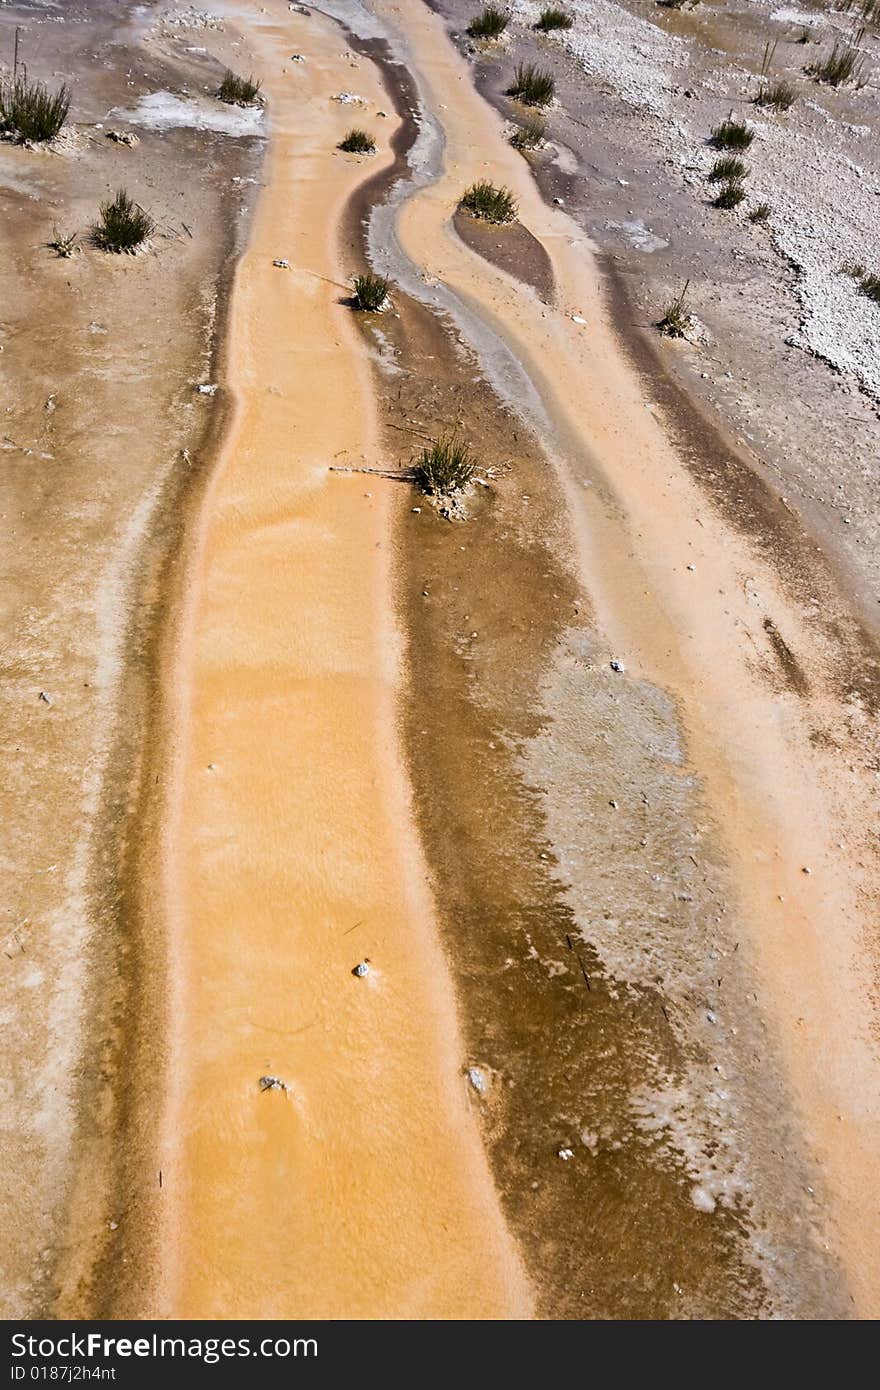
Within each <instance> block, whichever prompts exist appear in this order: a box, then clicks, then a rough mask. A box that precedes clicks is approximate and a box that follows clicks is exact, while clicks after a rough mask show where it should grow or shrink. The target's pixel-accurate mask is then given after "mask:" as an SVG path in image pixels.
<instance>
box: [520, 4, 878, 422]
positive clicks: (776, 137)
mask: <svg viewBox="0 0 880 1390" xmlns="http://www.w3.org/2000/svg"><path fill="white" fill-rule="evenodd" d="M569 8H570V9H571V11H572V12H573V13H574V15H575V27H574V29H572V30H571V31H568V32H567V33H564V34H561V35H559V36H554V43H559V44H560V45H561V46H562V47H563V48H564V49H565V50H566V51H567V52H568V53H570V54H571V55H572V56H573V57H574V58H575V59H576V60H577V61H578V62H579V63H580V65H581V66H582V67H583V69H584V71H585V72H586V73H588V74H589V75H590V76H591V77H594V78H598V79H600V80H601V81H603V82H605V83H608V84H609V85H610V86H611V87H612V88H613V89H614V92H615V94H616V95H617V96H618V97H619V98H620V99H621V100H622V101H624V102H626V103H627V104H628V105H630V106H634V107H637V108H639V109H640V110H641V111H642V112H643V113H644V114H645V115H647V116H648V117H652V118H653V119H652V121H651V135H652V138H653V139H655V140H657V141H658V142H659V143H660V145H661V146H662V147H663V148H665V151H666V154H667V156H668V158H669V159H670V160H671V162H672V163H673V165H674V166H676V167H677V168H678V170H679V173H680V174H681V175H682V177H683V178H684V180H685V182H686V183H688V184H690V185H692V186H693V187H694V189H695V191H697V189H698V188H700V187H705V194H704V196H705V197H707V198H708V196H709V192H710V190H709V187H708V185H704V184H703V177H704V175H705V173H706V172H707V171H708V169H709V167H710V165H711V163H712V160H713V159H714V158H715V153H716V152H715V151H712V150H710V149H709V148H708V147H707V145H706V137H707V135H708V133H709V129H710V128H711V125H712V124H714V123H715V121H717V120H719V119H721V118H722V117H723V116H724V115H725V114H726V112H725V111H724V110H723V109H722V108H721V107H719V109H718V110H717V111H716V112H715V113H713V114H712V116H711V119H707V112H706V109H705V103H700V104H699V106H698V107H697V111H698V112H699V123H698V122H697V121H695V120H694V116H695V115H696V114H697V112H696V111H695V112H693V113H692V112H691V111H689V110H688V108H689V107H690V106H691V103H690V102H689V101H688V100H687V99H686V98H684V97H683V95H682V93H681V86H682V85H686V84H687V82H688V81H689V82H690V85H691V86H692V87H698V88H699V90H701V91H702V92H703V93H711V94H713V95H715V96H717V97H718V99H719V102H720V103H722V102H724V103H726V102H730V103H731V104H733V103H736V105H737V110H738V111H739V109H740V107H741V103H742V98H743V96H744V95H745V94H749V93H753V92H754V90H755V89H756V88H755V77H754V74H752V73H749V72H747V71H746V70H745V69H743V68H740V67H738V66H736V65H735V64H733V63H728V64H725V65H724V66H719V67H717V68H715V69H714V70H712V71H710V72H709V73H708V74H705V75H704V76H703V77H702V78H701V79H700V81H699V82H697V81H695V80H694V79H693V78H688V77H687V66H688V61H689V55H690V54H691V53H692V52H694V50H695V45H694V43H693V41H691V40H686V39H678V38H670V37H669V36H668V35H665V34H664V33H663V32H662V31H661V30H659V29H658V28H657V27H655V26H654V25H653V24H650V23H649V22H648V21H647V20H644V19H641V18H639V17H638V16H636V15H633V14H632V13H631V12H630V11H629V10H628V9H626V8H625V7H624V6H622V5H619V4H615V3H614V0H589V3H586V0H572V3H571V4H570V6H569ZM750 8H758V9H763V8H765V7H764V6H761V5H758V6H752V7H750ZM540 9H541V6H540V4H536V3H533V2H532V0H514V4H513V7H512V12H513V15H514V18H515V19H516V20H518V21H519V22H520V23H522V24H524V25H526V26H531V25H533V24H534V22H535V20H536V19H537V17H538V15H539V14H540ZM799 13H800V12H799V11H796V10H791V11H786V10H776V11H774V15H771V16H770V17H771V18H773V17H777V18H778V17H780V16H782V15H786V16H788V15H792V16H795V15H797V16H799ZM837 17H838V18H839V16H837ZM822 20H823V22H827V16H823V17H822ZM868 70H869V72H871V81H872V82H875V81H876V76H877V71H876V68H875V69H874V70H873V71H871V62H870V53H869V62H868ZM797 85H798V87H799V90H800V94H801V100H800V102H799V103H798V104H797V105H796V106H795V107H794V108H792V110H791V111H790V112H789V113H788V114H787V115H786V116H785V117H784V118H780V119H778V120H773V119H766V118H764V117H763V116H762V115H760V114H759V113H758V112H757V111H755V110H754V109H752V110H751V111H749V110H748V108H747V109H746V113H745V118H746V119H747V120H748V121H749V122H750V124H752V125H753V126H754V128H755V130H756V132H757V134H756V139H755V140H754V142H753V144H752V146H751V148H750V149H749V150H748V152H747V154H746V159H747V162H748V164H749V167H750V169H751V175H750V178H749V182H748V187H749V200H748V202H747V203H746V204H744V205H743V207H742V209H741V210H740V211H739V212H737V213H735V214H730V213H728V214H726V215H727V216H729V217H732V218H736V219H739V220H742V219H744V218H745V217H746V215H747V212H748V209H749V208H750V207H754V206H755V205H756V204H757V203H759V202H769V203H770V204H771V205H772V207H773V214H772V217H771V221H770V233H771V236H772V238H773V240H774V242H775V244H776V247H777V249H778V250H779V252H780V253H781V254H782V255H783V256H784V257H786V259H787V260H788V261H789V263H790V264H791V266H792V267H793V269H794V270H795V280H794V285H793V292H794V294H795V296H796V298H797V301H798V304H799V307H800V311H801V314H800V323H799V325H798V328H797V331H796V332H794V333H793V334H792V335H791V336H790V338H789V340H788V341H789V342H790V343H791V344H792V345H793V346H796V347H800V348H801V349H803V350H804V351H807V352H810V353H813V354H814V355H816V356H817V357H820V358H822V359H824V360H825V361H826V362H828V363H829V364H830V365H831V366H832V367H833V368H834V369H835V370H837V371H839V372H842V373H846V374H848V375H850V376H852V377H854V378H855V379H856V380H857V381H858V383H859V384H860V386H861V387H862V388H863V389H864V390H865V391H867V392H868V393H869V394H870V395H872V396H873V397H875V398H877V399H880V310H878V308H877V306H876V304H873V303H872V302H871V301H870V300H869V299H867V298H866V297H865V296H864V295H862V294H860V293H859V290H858V287H857V286H856V284H855V283H854V282H853V281H852V280H851V279H850V278H849V277H847V276H845V275H841V274H840V266H841V265H842V264H843V263H844V262H845V261H853V260H857V261H860V262H861V263H863V264H864V265H865V266H866V267H867V268H868V269H874V268H875V267H876V268H880V175H878V173H876V172H874V171H872V170H871V169H869V168H867V167H862V166H861V165H859V164H857V163H856V162H855V161H853V160H852V158H851V157H850V156H849V155H848V154H847V152H846V145H847V142H849V143H850V144H851V143H852V141H853V139H855V140H858V141H859V142H860V144H862V145H863V146H864V152H865V156H866V164H867V160H868V158H870V155H871V154H872V153H873V150H872V148H871V145H870V143H869V141H870V136H871V134H873V133H874V131H875V130H876V118H877V116H878V98H877V92H876V90H874V89H872V88H871V87H867V88H865V89H863V91H862V92H861V93H859V101H860V103H861V104H862V105H863V107H864V115H865V123H862V124H858V125H856V124H854V123H853V122H846V121H843V120H840V119H837V118H836V117H835V116H834V115H833V114H832V112H830V111H829V110H828V109H827V108H826V106H825V105H823V104H822V103H823V101H830V100H831V98H830V95H829V93H828V92H826V91H825V90H824V89H822V88H821V87H819V86H815V87H814V88H813V90H812V91H811V87H810V84H809V83H808V81H807V79H806V78H803V79H802V80H799V81H798V83H797ZM871 118H874V123H873V125H872V124H868V123H867V122H868V121H869V120H870V119H871Z"/></svg>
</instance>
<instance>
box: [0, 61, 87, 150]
mask: <svg viewBox="0 0 880 1390" xmlns="http://www.w3.org/2000/svg"><path fill="white" fill-rule="evenodd" d="M69 110H70V88H69V87H68V85H67V83H66V82H63V83H62V84H61V86H60V87H59V88H58V91H57V92H50V91H49V89H48V87H45V86H44V85H43V83H42V82H29V81H28V80H27V78H26V77H18V78H16V79H15V81H14V82H4V83H3V84H2V85H0V119H2V124H3V125H4V126H5V127H6V129H7V130H8V131H9V132H10V133H11V134H12V135H15V136H16V137H17V138H18V139H19V140H32V141H34V142H35V143H39V142H41V141H43V140H53V139H54V138H55V136H56V135H57V134H58V133H59V131H60V130H61V127H62V126H63V125H64V122H65V121H66V120H67V113H68V111H69Z"/></svg>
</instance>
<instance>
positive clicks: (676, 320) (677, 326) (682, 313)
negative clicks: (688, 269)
mask: <svg viewBox="0 0 880 1390" xmlns="http://www.w3.org/2000/svg"><path fill="white" fill-rule="evenodd" d="M690 283H691V282H690V280H685V282H684V288H683V289H682V292H681V294H680V295H679V296H678V297H677V298H676V299H673V300H672V302H671V303H670V304H668V305H667V306H666V312H665V313H664V315H663V317H662V319H661V320H660V322H659V323H658V324H657V327H658V328H659V329H660V332H661V333H663V334H665V335H666V337H667V338H683V337H684V336H685V335H686V333H687V331H688V329H689V328H690V326H691V316H690V314H689V312H688V309H687V292H688V285H689V284H690Z"/></svg>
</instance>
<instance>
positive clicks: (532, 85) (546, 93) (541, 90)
mask: <svg viewBox="0 0 880 1390" xmlns="http://www.w3.org/2000/svg"><path fill="white" fill-rule="evenodd" d="M555 91H556V82H555V81H554V78H553V75H552V73H549V72H544V71H543V70H542V69H541V68H536V67H535V65H534V63H520V64H519V66H518V68H517V70H516V74H515V76H514V79H513V85H512V86H510V87H508V89H507V95H508V96H509V97H516V98H517V99H518V100H519V101H521V102H522V103H523V105H524V106H549V105H550V102H551V101H552V100H553V96H554V93H555Z"/></svg>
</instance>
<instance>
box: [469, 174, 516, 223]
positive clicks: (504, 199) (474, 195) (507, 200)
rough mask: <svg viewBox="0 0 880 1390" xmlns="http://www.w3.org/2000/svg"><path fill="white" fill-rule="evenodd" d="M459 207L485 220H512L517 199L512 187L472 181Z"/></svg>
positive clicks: (514, 215)
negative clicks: (511, 189) (499, 186)
mask: <svg viewBox="0 0 880 1390" xmlns="http://www.w3.org/2000/svg"><path fill="white" fill-rule="evenodd" d="M459 207H462V208H464V210H465V212H469V213H470V214H471V216H472V217H479V218H481V219H482V220H483V221H484V222H512V221H513V219H514V218H515V217H516V199H515V198H514V196H513V194H512V193H511V191H510V189H509V188H497V187H496V186H495V184H494V183H485V182H482V183H472V184H471V186H470V188H466V189H465V191H464V193H463V194H462V195H461V201H460V203H459Z"/></svg>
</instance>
